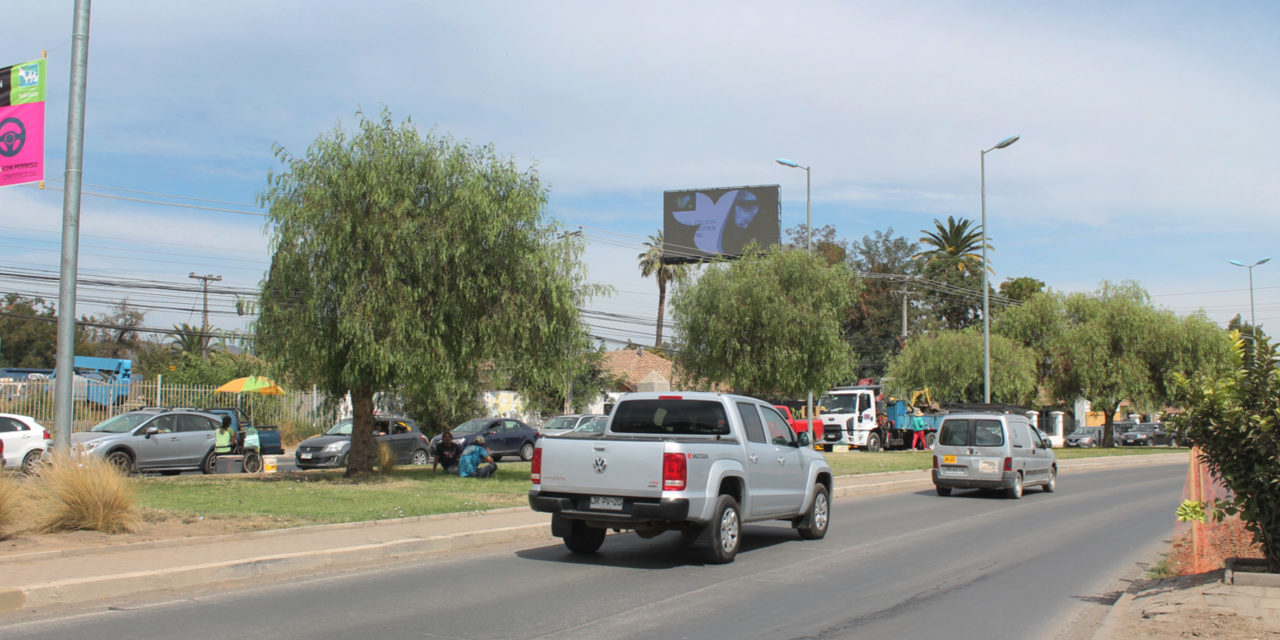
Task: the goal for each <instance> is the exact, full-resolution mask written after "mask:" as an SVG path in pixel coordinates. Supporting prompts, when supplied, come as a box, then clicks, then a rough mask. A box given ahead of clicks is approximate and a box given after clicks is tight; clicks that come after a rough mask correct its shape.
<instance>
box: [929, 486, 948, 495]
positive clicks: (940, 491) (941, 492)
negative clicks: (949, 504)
mask: <svg viewBox="0 0 1280 640" xmlns="http://www.w3.org/2000/svg"><path fill="white" fill-rule="evenodd" d="M933 490H934V491H937V492H938V495H940V496H942V497H944V498H945V497H947V496H949V495H951V487H943V486H940V485H933Z"/></svg>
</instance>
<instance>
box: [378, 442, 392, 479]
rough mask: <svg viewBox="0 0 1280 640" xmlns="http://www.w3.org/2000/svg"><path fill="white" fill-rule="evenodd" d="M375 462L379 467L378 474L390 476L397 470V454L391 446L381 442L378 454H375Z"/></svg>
mask: <svg viewBox="0 0 1280 640" xmlns="http://www.w3.org/2000/svg"><path fill="white" fill-rule="evenodd" d="M373 462H374V464H376V465H377V466H378V473H381V474H382V475H384V476H389V475H391V472H392V471H395V470H396V452H395V451H392V450H391V445H388V444H387V443H385V442H379V443H378V452H377V454H375V458H374V461H373Z"/></svg>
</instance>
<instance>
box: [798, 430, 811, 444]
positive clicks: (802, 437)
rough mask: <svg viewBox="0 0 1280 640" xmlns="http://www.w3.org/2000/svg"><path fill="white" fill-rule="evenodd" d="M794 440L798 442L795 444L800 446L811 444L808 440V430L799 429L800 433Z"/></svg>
mask: <svg viewBox="0 0 1280 640" xmlns="http://www.w3.org/2000/svg"><path fill="white" fill-rule="evenodd" d="M796 441H797V442H798V443H799V444H798V445H797V446H801V447H807V446H809V445H810V444H812V443H811V442H810V441H809V432H808V431H801V432H800V434H799V435H798V436H796Z"/></svg>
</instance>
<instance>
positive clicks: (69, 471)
mask: <svg viewBox="0 0 1280 640" xmlns="http://www.w3.org/2000/svg"><path fill="white" fill-rule="evenodd" d="M37 487H38V488H39V490H40V493H41V494H42V495H43V497H44V500H43V503H44V504H43V505H42V508H41V511H42V513H41V521H40V524H39V529H40V530H42V531H46V532H53V531H81V530H88V531H101V532H103V533H124V532H126V531H129V530H130V529H132V528H133V527H134V525H135V524H136V523H137V519H138V515H137V511H136V510H135V509H134V490H133V486H132V485H131V484H130V483H129V479H128V477H126V476H125V475H124V474H123V473H121V472H120V470H119V469H117V468H116V467H115V465H113V464H111V463H109V462H107V461H106V460H103V459H102V458H98V457H96V456H79V457H71V456H65V455H59V456H56V457H54V459H53V460H52V461H51V462H50V463H49V464H48V465H47V466H46V467H45V468H44V469H43V470H42V471H41V473H40V478H39V482H38V484H37Z"/></svg>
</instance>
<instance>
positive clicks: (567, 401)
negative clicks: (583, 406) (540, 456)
mask: <svg viewBox="0 0 1280 640" xmlns="http://www.w3.org/2000/svg"><path fill="white" fill-rule="evenodd" d="M574 236H577V237H582V227H578V230H577V231H565V232H564V233H562V234H560V239H561V240H564V270H565V275H566V276H567V275H569V272H570V271H571V270H572V269H573V263H572V262H571V261H570V258H572V257H573V255H572V253H571V252H570V251H569V249H570V246H569V238H571V237H574ZM568 356H569V357H568V358H566V359H565V365H566V366H568V367H569V370H568V371H566V372H565V374H564V412H565V413H566V414H567V413H569V412H571V411H573V365H574V362H573V345H572V344H570V345H569V353H568Z"/></svg>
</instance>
